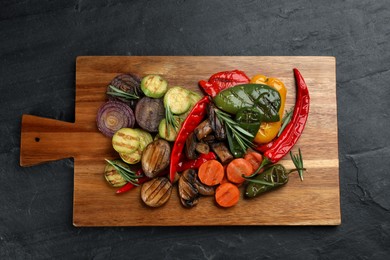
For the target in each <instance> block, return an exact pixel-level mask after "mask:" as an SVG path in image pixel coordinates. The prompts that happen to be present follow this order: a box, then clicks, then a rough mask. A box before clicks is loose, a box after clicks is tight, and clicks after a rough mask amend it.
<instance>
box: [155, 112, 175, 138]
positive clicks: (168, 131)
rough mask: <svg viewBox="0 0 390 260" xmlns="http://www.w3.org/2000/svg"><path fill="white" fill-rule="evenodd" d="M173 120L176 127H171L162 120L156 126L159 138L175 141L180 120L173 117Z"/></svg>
mask: <svg viewBox="0 0 390 260" xmlns="http://www.w3.org/2000/svg"><path fill="white" fill-rule="evenodd" d="M174 120H175V121H176V122H177V124H178V126H177V127H176V126H172V125H171V124H167V120H166V119H165V118H163V119H162V120H161V121H160V124H159V125H158V134H159V135H160V137H161V138H163V139H165V140H167V141H169V142H173V141H175V140H176V137H177V133H178V132H179V125H180V121H181V119H180V118H179V117H177V116H174Z"/></svg>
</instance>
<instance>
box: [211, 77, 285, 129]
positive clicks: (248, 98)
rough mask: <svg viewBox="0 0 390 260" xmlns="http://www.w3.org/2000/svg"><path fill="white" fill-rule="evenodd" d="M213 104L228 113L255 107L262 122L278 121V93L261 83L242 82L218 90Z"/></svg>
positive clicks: (279, 100) (279, 102) (279, 99)
mask: <svg viewBox="0 0 390 260" xmlns="http://www.w3.org/2000/svg"><path fill="white" fill-rule="evenodd" d="M213 100H214V104H215V105H216V106H217V107H218V108H219V109H221V110H223V111H225V112H228V113H230V114H234V115H235V114H237V113H238V111H239V110H241V109H243V108H253V109H256V110H257V111H258V112H259V113H260V114H261V115H262V119H263V121H264V122H276V121H279V120H280V118H279V108H280V104H281V98H280V94H279V92H278V91H277V90H275V89H274V88H272V87H270V86H267V85H263V84H242V85H237V86H234V87H231V88H228V89H225V90H223V91H221V92H219V94H218V95H216V96H215V97H214V99H213Z"/></svg>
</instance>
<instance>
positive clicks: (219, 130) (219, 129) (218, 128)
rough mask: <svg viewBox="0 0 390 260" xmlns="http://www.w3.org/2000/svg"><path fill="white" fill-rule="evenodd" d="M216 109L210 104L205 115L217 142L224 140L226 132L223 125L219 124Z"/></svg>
mask: <svg viewBox="0 0 390 260" xmlns="http://www.w3.org/2000/svg"><path fill="white" fill-rule="evenodd" d="M217 109H218V108H216V107H215V105H214V104H213V103H210V104H209V105H208V107H207V115H208V120H209V121H210V126H211V129H213V132H214V135H215V137H216V139H217V140H225V139H226V130H225V125H224V124H223V122H221V121H220V120H219V118H218V116H217V114H216V112H215V111H216V110H217Z"/></svg>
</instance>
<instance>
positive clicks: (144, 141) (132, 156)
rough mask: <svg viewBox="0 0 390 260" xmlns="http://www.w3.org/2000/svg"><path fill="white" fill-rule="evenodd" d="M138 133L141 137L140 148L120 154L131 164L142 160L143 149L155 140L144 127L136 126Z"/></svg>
mask: <svg viewBox="0 0 390 260" xmlns="http://www.w3.org/2000/svg"><path fill="white" fill-rule="evenodd" d="M134 130H135V131H136V132H137V133H138V137H139V146H138V149H137V150H136V151H134V152H132V153H120V154H119V156H120V157H121V159H122V160H123V161H124V162H126V163H129V164H136V163H138V162H139V161H140V160H141V156H142V151H143V150H144V149H145V147H146V146H147V145H148V144H149V143H151V142H153V138H152V136H151V134H150V133H149V132H146V131H144V130H142V129H139V128H135V129H134Z"/></svg>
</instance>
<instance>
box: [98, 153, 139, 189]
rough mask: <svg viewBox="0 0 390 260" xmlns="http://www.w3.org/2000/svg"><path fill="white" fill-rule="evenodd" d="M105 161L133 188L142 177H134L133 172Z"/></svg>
mask: <svg viewBox="0 0 390 260" xmlns="http://www.w3.org/2000/svg"><path fill="white" fill-rule="evenodd" d="M105 160H106V162H108V163H109V164H111V165H112V166H113V167H114V168H115V170H116V171H117V172H118V173H119V174H120V175H121V176H122V178H123V179H125V180H126V181H128V182H130V183H132V184H133V185H135V186H138V185H139V184H138V178H141V177H143V176H140V175H136V174H135V172H134V171H132V170H130V169H127V168H126V167H123V166H122V165H120V164H118V163H115V162H114V161H110V160H108V159H105Z"/></svg>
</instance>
